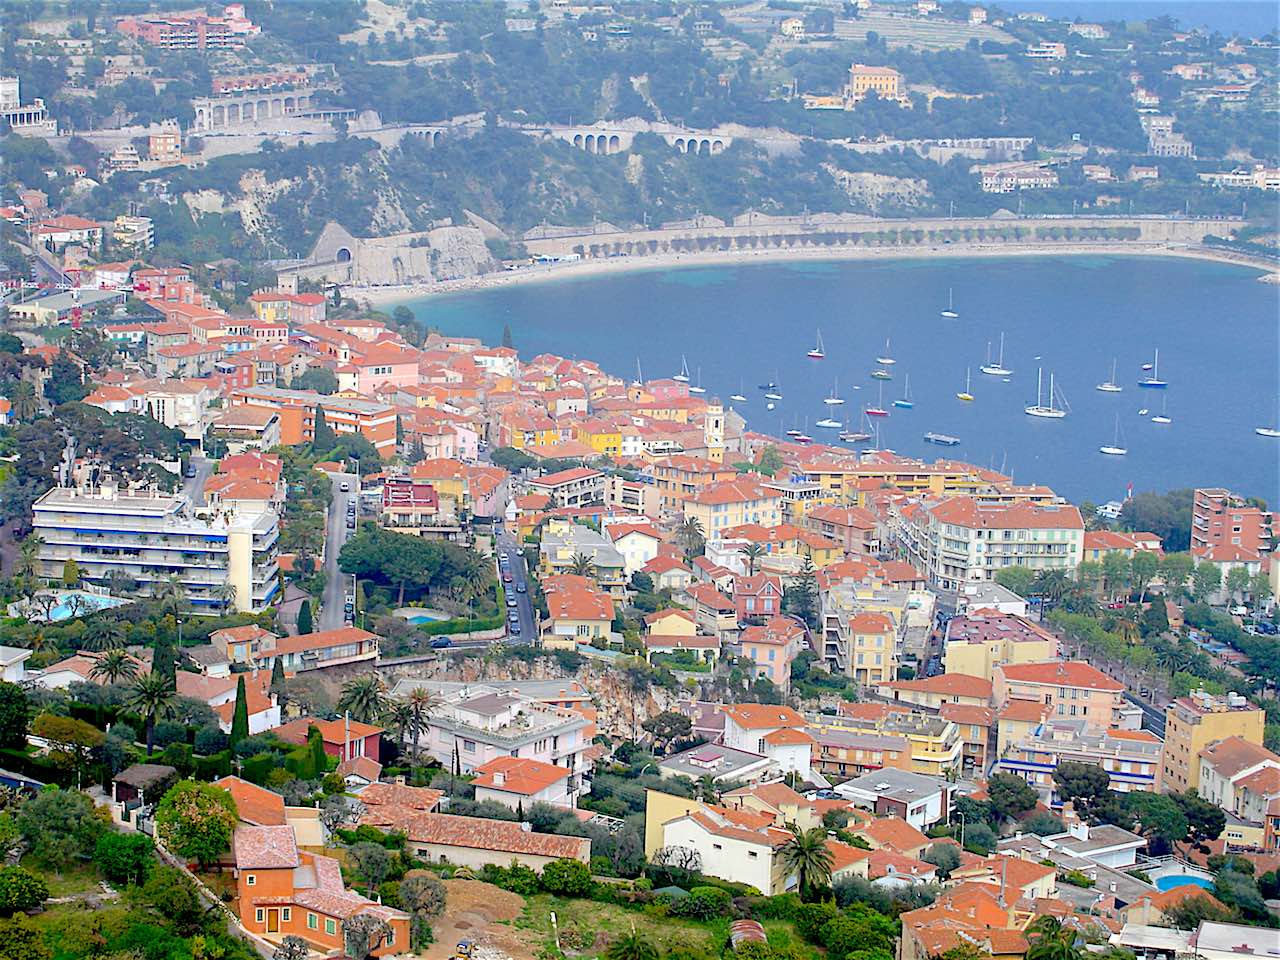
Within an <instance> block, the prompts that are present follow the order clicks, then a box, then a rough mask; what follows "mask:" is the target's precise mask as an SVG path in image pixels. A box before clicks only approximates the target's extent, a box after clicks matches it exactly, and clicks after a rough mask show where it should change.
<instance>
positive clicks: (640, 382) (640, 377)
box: [631, 357, 644, 387]
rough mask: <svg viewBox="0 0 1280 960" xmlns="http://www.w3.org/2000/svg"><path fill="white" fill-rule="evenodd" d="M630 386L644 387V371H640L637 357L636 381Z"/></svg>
mask: <svg viewBox="0 0 1280 960" xmlns="http://www.w3.org/2000/svg"><path fill="white" fill-rule="evenodd" d="M631 385H632V386H633V387H643V386H644V371H642V370H641V369H640V358H639V357H636V379H635V382H634V383H632V384H631Z"/></svg>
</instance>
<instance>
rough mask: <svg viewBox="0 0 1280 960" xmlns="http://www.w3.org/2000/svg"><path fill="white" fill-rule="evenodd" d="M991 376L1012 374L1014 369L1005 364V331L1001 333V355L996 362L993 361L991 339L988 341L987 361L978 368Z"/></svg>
mask: <svg viewBox="0 0 1280 960" xmlns="http://www.w3.org/2000/svg"><path fill="white" fill-rule="evenodd" d="M978 369H979V370H981V371H982V372H983V373H985V374H986V375H987V376H989V377H1008V376H1012V374H1013V371H1012V370H1010V369H1008V368H1007V367H1006V366H1005V365H1004V333H1003V332H1002V333H1001V334H1000V356H999V358H998V359H997V360H996V362H995V363H992V362H991V341H989V340H988V341H987V362H986V363H984V364H983V365H982V366H980V367H979V368H978Z"/></svg>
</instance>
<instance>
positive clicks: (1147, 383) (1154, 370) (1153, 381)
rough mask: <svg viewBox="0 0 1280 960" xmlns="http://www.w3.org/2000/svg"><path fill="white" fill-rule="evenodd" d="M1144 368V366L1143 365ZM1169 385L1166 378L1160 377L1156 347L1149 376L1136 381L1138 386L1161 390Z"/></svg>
mask: <svg viewBox="0 0 1280 960" xmlns="http://www.w3.org/2000/svg"><path fill="white" fill-rule="evenodd" d="M1143 369H1144V370H1145V369H1146V367H1145V366H1144V367H1143ZM1168 385H1169V382H1168V381H1167V380H1161V379H1160V350H1159V348H1156V358H1155V360H1154V361H1153V362H1152V364H1151V376H1149V377H1143V378H1142V379H1141V380H1139V381H1138V386H1140V387H1146V388H1147V389H1148V390H1163V389H1164V388H1165V387H1167V386H1168Z"/></svg>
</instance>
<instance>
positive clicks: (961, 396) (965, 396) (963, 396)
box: [956, 367, 973, 403]
mask: <svg viewBox="0 0 1280 960" xmlns="http://www.w3.org/2000/svg"><path fill="white" fill-rule="evenodd" d="M972 372H973V371H972V370H970V369H969V368H968V367H965V368H964V389H963V390H962V391H960V392H959V393H957V394H956V399H957V400H963V401H965V403H968V402H969V401H970V400H972V399H973V394H972V393H970V392H969V388H970V386H972V384H971V382H970V374H971V373H972Z"/></svg>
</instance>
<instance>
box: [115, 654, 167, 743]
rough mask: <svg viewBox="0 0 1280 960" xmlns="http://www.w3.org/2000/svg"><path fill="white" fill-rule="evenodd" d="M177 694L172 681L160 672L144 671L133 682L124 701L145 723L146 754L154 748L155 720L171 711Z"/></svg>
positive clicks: (162, 717)
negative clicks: (140, 715)
mask: <svg viewBox="0 0 1280 960" xmlns="http://www.w3.org/2000/svg"><path fill="white" fill-rule="evenodd" d="M176 696H177V694H176V691H175V690H174V688H173V681H172V680H170V679H169V678H168V677H166V676H164V675H163V674H161V673H157V672H155V671H152V672H151V673H144V674H143V675H142V676H140V677H138V679H137V680H135V681H134V682H133V686H132V687H131V688H130V690H129V693H128V696H127V697H126V698H125V703H126V705H127V706H128V707H129V709H131V710H134V711H136V712H138V713H140V714H142V716H143V718H144V719H145V721H146V725H147V756H151V754H152V753H153V752H154V749H155V735H156V721H157V720H161V719H164V718H165V717H167V716H169V715H170V714H171V713H172V712H173V708H174V700H175V698H176Z"/></svg>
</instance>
